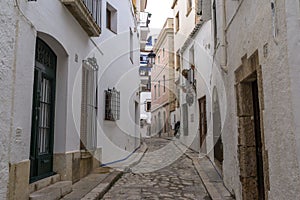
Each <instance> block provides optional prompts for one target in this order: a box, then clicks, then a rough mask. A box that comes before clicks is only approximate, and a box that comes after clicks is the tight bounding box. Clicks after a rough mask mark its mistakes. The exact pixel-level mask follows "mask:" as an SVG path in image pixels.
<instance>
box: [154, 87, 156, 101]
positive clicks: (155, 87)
mask: <svg viewBox="0 0 300 200" xmlns="http://www.w3.org/2000/svg"><path fill="white" fill-rule="evenodd" d="M154 99H156V85H154Z"/></svg>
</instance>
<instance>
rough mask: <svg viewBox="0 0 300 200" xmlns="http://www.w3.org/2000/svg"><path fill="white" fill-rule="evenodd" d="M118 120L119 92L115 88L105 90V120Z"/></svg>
mask: <svg viewBox="0 0 300 200" xmlns="http://www.w3.org/2000/svg"><path fill="white" fill-rule="evenodd" d="M119 119H120V92H119V91H117V90H116V89H115V88H113V89H108V90H105V120H109V121H116V120H119Z"/></svg>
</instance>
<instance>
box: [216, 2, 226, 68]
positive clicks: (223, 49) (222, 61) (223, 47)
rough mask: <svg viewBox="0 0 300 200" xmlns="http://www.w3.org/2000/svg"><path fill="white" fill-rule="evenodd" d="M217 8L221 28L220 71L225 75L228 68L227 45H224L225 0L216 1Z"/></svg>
mask: <svg viewBox="0 0 300 200" xmlns="http://www.w3.org/2000/svg"><path fill="white" fill-rule="evenodd" d="M218 2H219V3H218V8H217V10H218V11H219V13H220V15H219V16H220V17H221V20H220V27H221V33H220V53H221V55H220V66H221V69H222V70H223V71H224V72H225V73H227V72H228V67H227V44H226V11H225V0H219V1H218Z"/></svg>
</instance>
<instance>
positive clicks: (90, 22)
mask: <svg viewBox="0 0 300 200" xmlns="http://www.w3.org/2000/svg"><path fill="white" fill-rule="evenodd" d="M61 2H62V3H63V4H64V5H65V6H66V7H67V9H68V10H69V11H70V12H71V13H72V15H73V16H74V17H75V19H76V20H77V21H78V22H79V24H80V25H81V27H82V28H83V29H84V30H85V31H86V32H87V34H88V35H89V36H90V37H98V36H99V35H100V33H101V29H100V27H101V24H100V19H101V0H61Z"/></svg>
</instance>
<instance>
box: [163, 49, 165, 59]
mask: <svg viewBox="0 0 300 200" xmlns="http://www.w3.org/2000/svg"><path fill="white" fill-rule="evenodd" d="M164 57H165V48H163V58H164Z"/></svg>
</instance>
